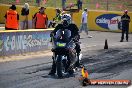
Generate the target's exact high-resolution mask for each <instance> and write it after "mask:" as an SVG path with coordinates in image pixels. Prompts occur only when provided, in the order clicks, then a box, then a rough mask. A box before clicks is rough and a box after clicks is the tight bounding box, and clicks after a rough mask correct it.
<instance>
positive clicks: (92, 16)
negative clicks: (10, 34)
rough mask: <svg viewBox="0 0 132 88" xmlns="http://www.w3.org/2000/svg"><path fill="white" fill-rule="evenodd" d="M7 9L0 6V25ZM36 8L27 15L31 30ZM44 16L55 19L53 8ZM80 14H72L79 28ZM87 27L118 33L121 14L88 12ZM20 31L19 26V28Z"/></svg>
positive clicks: (18, 7)
mask: <svg viewBox="0 0 132 88" xmlns="http://www.w3.org/2000/svg"><path fill="white" fill-rule="evenodd" d="M21 8H22V6H18V5H17V11H18V13H19V14H21ZM8 9H9V5H8V6H5V5H1V6H0V11H1V13H0V23H4V15H5V13H6V11H7V10H8ZM38 9H39V8H38V7H35V6H31V7H30V14H29V24H30V25H29V28H32V16H33V15H34V14H35V13H36V12H38ZM45 12H46V14H47V15H48V18H49V20H52V19H53V17H55V8H46V10H45ZM81 14H82V11H80V12H78V13H74V14H73V22H74V23H75V24H77V26H78V27H80V24H81ZM88 14H89V15H88V26H89V29H90V30H98V31H114V32H120V30H118V28H117V20H118V21H120V17H121V15H122V14H123V12H118V11H91V10H89V12H88ZM128 15H130V17H131V18H132V12H129V14H128ZM22 21H23V17H22V16H21V15H20V24H21V25H22ZM20 29H21V26H20ZM130 32H132V22H130Z"/></svg>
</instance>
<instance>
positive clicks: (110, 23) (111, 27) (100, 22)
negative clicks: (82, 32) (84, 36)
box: [88, 11, 132, 32]
mask: <svg viewBox="0 0 132 88" xmlns="http://www.w3.org/2000/svg"><path fill="white" fill-rule="evenodd" d="M122 15H123V12H117V11H89V12H88V27H89V29H91V30H98V31H115V32H120V31H121V30H119V28H118V24H119V22H120V21H121V16H122ZM128 15H129V16H130V17H131V18H132V13H129V14H128ZM131 24H132V22H130V26H129V32H132V25H131Z"/></svg>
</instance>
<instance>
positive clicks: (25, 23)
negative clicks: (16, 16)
mask: <svg viewBox="0 0 132 88" xmlns="http://www.w3.org/2000/svg"><path fill="white" fill-rule="evenodd" d="M21 15H22V16H23V19H24V20H23V26H22V29H23V30H24V29H25V28H26V29H28V15H29V4H28V3H25V4H24V6H23V8H22V10H21Z"/></svg>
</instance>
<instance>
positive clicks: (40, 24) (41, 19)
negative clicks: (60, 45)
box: [33, 7, 48, 29]
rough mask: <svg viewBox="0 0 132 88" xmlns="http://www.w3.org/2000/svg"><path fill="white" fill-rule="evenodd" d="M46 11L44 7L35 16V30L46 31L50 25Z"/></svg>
mask: <svg viewBox="0 0 132 88" xmlns="http://www.w3.org/2000/svg"><path fill="white" fill-rule="evenodd" d="M45 9H46V8H44V7H41V8H40V9H39V12H37V13H36V14H35V15H34V16H33V23H34V24H35V29H46V28H47V25H48V17H47V15H46V14H45V12H44V11H45Z"/></svg>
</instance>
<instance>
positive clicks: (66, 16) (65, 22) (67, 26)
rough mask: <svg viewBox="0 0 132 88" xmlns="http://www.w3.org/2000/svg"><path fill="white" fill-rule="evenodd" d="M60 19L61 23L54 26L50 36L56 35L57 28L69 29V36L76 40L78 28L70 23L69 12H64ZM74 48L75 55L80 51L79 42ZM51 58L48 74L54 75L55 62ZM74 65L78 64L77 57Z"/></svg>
mask: <svg viewBox="0 0 132 88" xmlns="http://www.w3.org/2000/svg"><path fill="white" fill-rule="evenodd" d="M62 20H63V22H62V24H58V25H57V26H56V27H55V29H54V30H53V31H52V32H51V36H53V35H54V36H58V35H57V32H58V30H69V31H71V37H70V38H74V39H75V40H74V41H76V42H78V41H79V39H80V35H79V32H78V31H79V29H78V27H77V26H76V25H75V24H73V23H71V16H70V15H69V14H64V15H63V16H62ZM70 38H69V39H70ZM75 49H76V52H77V56H79V55H80V51H81V49H80V45H79V43H76V47H75ZM52 59H53V64H52V69H51V71H50V73H49V75H54V74H55V73H56V64H55V61H54V57H53V58H52ZM75 66H76V67H79V66H80V63H79V58H78V59H77V62H76V63H75Z"/></svg>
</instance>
